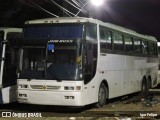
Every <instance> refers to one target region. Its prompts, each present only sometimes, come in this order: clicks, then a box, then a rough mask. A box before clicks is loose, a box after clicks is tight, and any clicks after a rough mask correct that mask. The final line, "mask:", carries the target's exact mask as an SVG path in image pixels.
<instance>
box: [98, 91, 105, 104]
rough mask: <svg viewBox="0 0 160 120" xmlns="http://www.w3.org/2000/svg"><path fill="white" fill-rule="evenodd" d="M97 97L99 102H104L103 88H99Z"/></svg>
mask: <svg viewBox="0 0 160 120" xmlns="http://www.w3.org/2000/svg"><path fill="white" fill-rule="evenodd" d="M98 98H99V103H100V104H101V105H102V104H104V100H105V90H104V89H103V88H100V90H99V95H98Z"/></svg>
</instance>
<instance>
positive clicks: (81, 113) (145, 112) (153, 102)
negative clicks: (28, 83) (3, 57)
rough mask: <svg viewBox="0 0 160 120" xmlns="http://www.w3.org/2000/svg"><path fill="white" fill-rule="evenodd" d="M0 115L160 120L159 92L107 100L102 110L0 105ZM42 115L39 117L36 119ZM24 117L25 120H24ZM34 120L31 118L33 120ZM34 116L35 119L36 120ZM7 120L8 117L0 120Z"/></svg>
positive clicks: (92, 106)
mask: <svg viewBox="0 0 160 120" xmlns="http://www.w3.org/2000/svg"><path fill="white" fill-rule="evenodd" d="M0 107H1V108H0V116H2V114H3V116H4V115H6V113H4V112H8V114H10V113H11V116H12V118H10V119H11V120H12V119H21V118H23V119H37V120H41V119H42V120H44V119H47V120H52V119H55V120H57V119H60V120H61V119H62V120H75V119H76V120H77V119H78V120H83V119H98V120H101V119H102V120H103V119H107V120H110V119H113V120H130V118H132V119H142V118H143V119H144V118H145V120H146V119H160V92H150V94H149V95H147V96H146V97H142V96H141V95H140V94H139V93H136V94H132V95H128V96H123V97H119V98H115V99H111V100H109V101H107V104H106V105H105V106H104V107H103V108H95V107H94V105H88V106H85V107H83V108H73V107H63V106H39V105H27V104H18V103H13V104H9V105H1V106H0ZM41 116H42V118H40V117H41ZM27 117H28V118H27ZM33 117H34V118H33ZM37 117H38V118H37ZM0 119H9V118H4V117H3V118H0Z"/></svg>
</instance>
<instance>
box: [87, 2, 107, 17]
mask: <svg viewBox="0 0 160 120" xmlns="http://www.w3.org/2000/svg"><path fill="white" fill-rule="evenodd" d="M90 2H91V4H92V5H90V8H89V17H90V18H92V17H93V12H94V10H93V9H94V7H93V6H96V7H99V6H101V5H102V4H103V3H104V0H90Z"/></svg>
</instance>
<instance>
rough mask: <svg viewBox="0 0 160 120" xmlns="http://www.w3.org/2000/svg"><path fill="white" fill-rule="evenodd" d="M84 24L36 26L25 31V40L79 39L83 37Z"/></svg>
mask: <svg viewBox="0 0 160 120" xmlns="http://www.w3.org/2000/svg"><path fill="white" fill-rule="evenodd" d="M82 33H83V25H82V24H72V25H70V24H64V25H51V26H47V25H35V26H27V27H26V28H25V29H24V38H25V39H77V38H82V36H83V34H82Z"/></svg>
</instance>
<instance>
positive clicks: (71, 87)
mask: <svg viewBox="0 0 160 120" xmlns="http://www.w3.org/2000/svg"><path fill="white" fill-rule="evenodd" d="M64 90H74V87H73V86H64Z"/></svg>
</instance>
